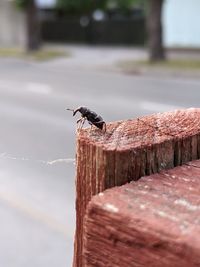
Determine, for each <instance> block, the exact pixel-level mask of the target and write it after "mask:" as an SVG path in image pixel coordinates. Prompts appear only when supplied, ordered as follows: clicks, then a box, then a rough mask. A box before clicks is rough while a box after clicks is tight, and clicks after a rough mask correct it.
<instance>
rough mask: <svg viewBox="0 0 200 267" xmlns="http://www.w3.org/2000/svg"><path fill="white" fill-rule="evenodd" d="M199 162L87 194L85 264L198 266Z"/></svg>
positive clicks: (165, 266)
mask: <svg viewBox="0 0 200 267" xmlns="http://www.w3.org/2000/svg"><path fill="white" fill-rule="evenodd" d="M199 170H200V161H193V162H190V163H189V164H187V165H183V166H181V167H176V168H174V169H172V170H168V171H162V172H161V173H160V174H154V175H151V176H146V177H143V178H141V179H140V181H139V182H131V183H129V184H126V185H123V186H121V187H115V188H112V189H108V190H106V191H104V192H103V193H100V194H99V195H97V196H95V197H93V198H92V200H91V202H90V203H89V204H88V209H87V213H86V217H85V224H84V233H85V234H84V257H85V266H87V267H92V266H94V267H95V266H99V267H104V266H112V267H119V266H120V267H127V266H129V267H135V266H149V267H156V266H159V267H160V266H163V267H171V266H174V267H180V266H182V267H188V266H190V267H194V266H200V259H199V252H200V238H199V236H200V220H199V218H200V206H199V204H200V202H199V192H200V182H199V181H200V171H199Z"/></svg>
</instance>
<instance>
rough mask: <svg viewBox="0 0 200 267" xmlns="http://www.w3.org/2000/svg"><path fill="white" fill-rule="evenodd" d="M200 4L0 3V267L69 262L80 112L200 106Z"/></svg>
mask: <svg viewBox="0 0 200 267" xmlns="http://www.w3.org/2000/svg"><path fill="white" fill-rule="evenodd" d="M199 8H200V2H199V1H198V0H192V1H186V0H182V1H178V0H84V1H81V0H57V1H56V0H36V1H34V0H0V117H1V131H0V218H1V221H0V237H1V238H0V266H3V267H25V266H30V267H45V266H48V267H58V266H59V267H64V266H65V267H66V266H67V267H68V266H71V264H72V258H73V237H74V230H75V153H76V152H75V142H76V140H75V139H76V120H77V119H78V116H77V118H74V117H72V113H71V112H70V111H66V110H65V108H66V107H67V108H72V109H73V108H77V107H78V106H81V105H82V106H87V107H88V108H90V109H92V110H94V111H96V112H97V113H98V114H100V115H101V116H102V117H103V118H104V120H105V121H115V120H123V119H130V118H137V117H139V116H143V115H147V114H151V113H155V112H164V111H169V110H174V109H179V108H189V107H199V97H200V90H199V88H200V27H199V25H200V16H199V14H198V13H199Z"/></svg>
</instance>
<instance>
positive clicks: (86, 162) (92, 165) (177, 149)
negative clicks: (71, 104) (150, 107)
mask: <svg viewBox="0 0 200 267" xmlns="http://www.w3.org/2000/svg"><path fill="white" fill-rule="evenodd" d="M198 158H200V109H188V110H177V111H174V112H166V113H158V114H153V115H151V116H146V117H142V118H139V119H132V120H126V121H118V122H114V123H109V124H107V131H106V133H104V132H103V131H100V130H99V129H94V128H93V129H92V130H90V129H82V130H80V131H79V132H78V134H77V156H76V164H77V167H76V214H77V217H76V234H75V246H74V262H73V266H74V267H82V266H83V264H82V256H83V254H82V249H83V218H84V215H85V212H86V207H87V204H88V202H89V201H90V199H91V197H92V196H93V195H96V194H97V193H99V192H102V191H103V190H105V189H107V188H111V187H114V186H116V185H123V184H125V183H127V182H129V181H132V180H137V179H139V178H140V177H142V176H144V175H150V174H152V173H157V172H159V171H161V170H162V169H169V168H173V167H174V166H178V165H181V164H184V163H185V162H188V161H190V160H194V159H198Z"/></svg>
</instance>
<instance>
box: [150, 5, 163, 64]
mask: <svg viewBox="0 0 200 267" xmlns="http://www.w3.org/2000/svg"><path fill="white" fill-rule="evenodd" d="M163 2H164V0H149V6H148V15H147V31H148V46H149V59H150V61H151V62H156V61H163V60H165V50H164V47H163V38H162V32H163V31H162V6H163Z"/></svg>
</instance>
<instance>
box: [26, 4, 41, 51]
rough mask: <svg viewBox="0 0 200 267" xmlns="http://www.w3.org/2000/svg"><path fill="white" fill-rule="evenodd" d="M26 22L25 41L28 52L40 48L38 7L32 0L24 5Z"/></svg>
mask: <svg viewBox="0 0 200 267" xmlns="http://www.w3.org/2000/svg"><path fill="white" fill-rule="evenodd" d="M26 23H27V43H26V49H27V51H28V52H30V51H35V50H38V49H39V48H40V44H41V40H40V22H39V18H38V8H37V6H36V3H35V1H34V0H29V4H28V5H27V7H26Z"/></svg>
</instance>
